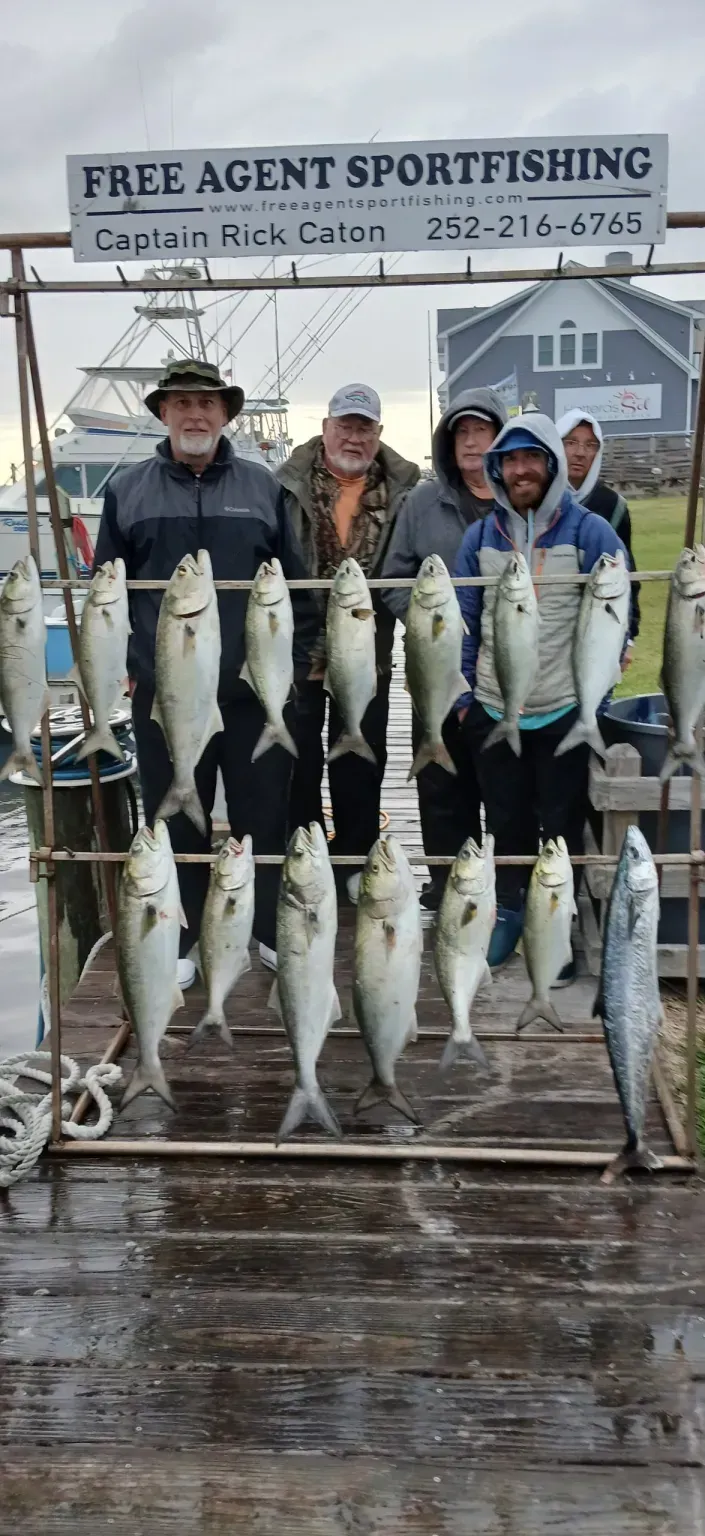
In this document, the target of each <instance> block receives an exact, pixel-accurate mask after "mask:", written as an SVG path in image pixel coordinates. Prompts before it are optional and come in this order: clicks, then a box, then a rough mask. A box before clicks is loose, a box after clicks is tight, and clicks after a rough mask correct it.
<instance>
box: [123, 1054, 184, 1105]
mask: <svg viewBox="0 0 705 1536" xmlns="http://www.w3.org/2000/svg"><path fill="white" fill-rule="evenodd" d="M148 1088H151V1089H152V1092H153V1093H156V1094H158V1096H159V1098H160V1099H163V1100H164V1103H165V1104H168V1106H169V1108H170V1109H176V1105H175V1103H174V1099H173V1095H172V1092H171V1088H170V1087H169V1084H168V1082H167V1080H166V1078H165V1076H164V1071H163V1068H162V1064H161V1062H160V1061H156V1062H154V1063H153V1064H152V1065H151V1066H149V1067H148V1066H145V1064H144V1062H142V1061H138V1063H137V1066H136V1067H135V1070H134V1072H133V1074H132V1077H131V1078H130V1081H129V1083H128V1085H127V1087H126V1089H125V1092H124V1094H123V1096H122V1099H121V1101H120V1109H121V1110H123V1109H126V1108H127V1105H128V1104H131V1103H132V1100H133V1099H136V1098H138V1097H139V1095H140V1094H141V1093H146V1092H147V1089H148Z"/></svg>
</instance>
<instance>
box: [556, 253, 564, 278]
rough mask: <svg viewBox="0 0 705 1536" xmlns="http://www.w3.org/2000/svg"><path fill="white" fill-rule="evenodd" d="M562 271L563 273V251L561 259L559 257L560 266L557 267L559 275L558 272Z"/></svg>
mask: <svg viewBox="0 0 705 1536" xmlns="http://www.w3.org/2000/svg"><path fill="white" fill-rule="evenodd" d="M562 271H563V252H562V251H561V253H560V255H559V257H558V266H557V267H556V272H557V273H558V272H562Z"/></svg>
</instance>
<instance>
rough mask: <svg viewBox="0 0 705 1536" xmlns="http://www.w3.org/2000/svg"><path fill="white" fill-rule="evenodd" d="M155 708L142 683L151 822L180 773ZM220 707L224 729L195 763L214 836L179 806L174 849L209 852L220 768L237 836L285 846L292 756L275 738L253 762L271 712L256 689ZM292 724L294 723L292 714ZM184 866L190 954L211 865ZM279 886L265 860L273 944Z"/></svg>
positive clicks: (260, 884) (262, 885)
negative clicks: (153, 713)
mask: <svg viewBox="0 0 705 1536" xmlns="http://www.w3.org/2000/svg"><path fill="white" fill-rule="evenodd" d="M151 708H152V694H151V693H150V692H149V690H148V689H145V688H144V687H143V686H138V687H137V688H136V690H135V695H134V698H133V700H132V723H133V728H134V733H135V741H136V743H137V759H138V764H139V771H140V782H141V785H142V800H143V803H144V815H145V821H147V822H148V823H149V824H150V825H151V824H152V822H153V821H154V817H155V816H156V813H157V810H158V809H159V803H160V801H161V799H162V797H163V795H164V794H165V792H166V790H167V789H168V787H169V784H170V783H171V780H172V776H173V769H172V765H171V760H170V757H169V753H168V751H167V745H166V741H165V740H164V736H163V733H162V730H161V727H160V726H158V725H157V724H156V723H155V721H154V720H152V719H150V710H151ZM220 708H221V714H222V716H223V725H224V727H225V729H224V730H223V731H221V732H219V734H218V735H217V736H213V737H212V738H211V740H210V741H209V743H208V746H207V747H206V749H205V752H204V753H203V756H202V758H201V761H200V763H199V764H198V767H197V768H196V788H197V789H198V793H199V795H200V797H201V803H202V805H203V809H204V811H205V813H206V820H207V822H208V836H207V837H205V838H204V837H202V836H201V834H200V832H199V831H198V829H197V828H196V827H194V825H193V822H191V821H189V819H188V816H184V815H183V813H182V812H179V814H178V815H177V816H172V817H171V819H170V821H169V836H170V838H171V846H172V848H173V850H174V853H210V850H211V814H212V811H213V801H214V799H215V789H216V779H217V774H218V769H219V768H220V770H221V773H222V775H223V785H224V788H225V800H226V804H227V808H228V820H229V822H230V830H231V832H232V834H233V837H237V838H238V839H242V838H243V837H244V835H245V833H246V832H249V833H250V836H251V838H252V846H253V851H254V852H255V853H283V852H284V847H285V838H286V810H287V799H288V793H289V781H290V779H291V767H292V763H293V758H292V756H291V754H290V753H289V752H286V751H285V750H284V748H283V747H279V746H274V747H270V749H269V751H268V752H265V753H264V755H263V756H262V757H260V758H258V760H257V762H256V763H252V762H250V758H251V757H252V752H253V749H254V747H255V744H256V742H257V741H258V740H259V737H260V734H261V732H262V728H263V726H264V719H265V717H264V711H263V709H262V707H261V705H260V704H259V702H258V700H257V699H256V698H255V697H254V694H253V696H252V698H251V699H248V698H244V699H242V700H240V699H238V700H237V702H236V703H233V704H221V706H220ZM288 724H289V726H291V719H290V718H289V719H288ZM177 868H178V871H179V889H180V892H181V904H182V906H183V909H184V912H185V915H186V921H187V923H188V928H182V930H181V949H180V952H181V954H182V955H186V954H188V951H189V950H190V948H191V946H192V945H193V944H195V942H196V940H197V939H198V933H199V929H200V925H201V913H202V911H203V904H204V902H205V899H206V891H207V889H208V879H209V876H210V868H209V866H208V865H207V864H179V865H177ZM278 890H279V866H278V865H276V864H271V865H267V864H258V865H257V866H256V872H255V922H254V933H255V937H256V938H257V939H258V940H259V941H260V943H262V944H267V945H269V947H270V949H274V948H275V944H276V906H277V892H278Z"/></svg>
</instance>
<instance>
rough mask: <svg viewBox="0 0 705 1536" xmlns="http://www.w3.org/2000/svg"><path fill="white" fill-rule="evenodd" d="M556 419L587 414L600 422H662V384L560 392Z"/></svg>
mask: <svg viewBox="0 0 705 1536" xmlns="http://www.w3.org/2000/svg"><path fill="white" fill-rule="evenodd" d="M555 405H556V409H555V415H556V416H557V417H558V416H562V415H563V414H564V412H565V411H587V412H588V413H589V415H590V416H596V417H597V420H598V421H660V420H661V385H660V384H603V385H596V386H595V388H588V389H557V390H556V402H555Z"/></svg>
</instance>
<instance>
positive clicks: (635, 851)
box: [620, 827, 658, 900]
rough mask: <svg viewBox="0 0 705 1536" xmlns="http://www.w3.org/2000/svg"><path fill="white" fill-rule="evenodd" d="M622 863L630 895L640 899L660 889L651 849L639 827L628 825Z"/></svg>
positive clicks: (623, 845)
mask: <svg viewBox="0 0 705 1536" xmlns="http://www.w3.org/2000/svg"><path fill="white" fill-rule="evenodd" d="M620 863H622V864H623V868H624V872H625V881H626V886H627V890H628V891H629V895H630V897H633V898H636V899H637V900H638V898H639V897H640V896H642V897H643V896H644V895H645V894H646V893H647V892H649V891H655V890H657V889H658V874H657V872H656V865H655V864H654V861H653V858H652V854H651V849H650V847H649V845H648V843H647V841H646V838H645V837H644V834H643V832H640V830H639V828H638V827H627V830H626V832H625V834H624V842H623V843H622V852H621V855H620Z"/></svg>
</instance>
